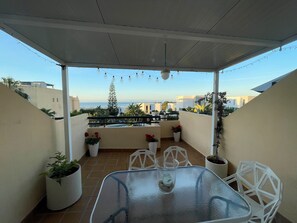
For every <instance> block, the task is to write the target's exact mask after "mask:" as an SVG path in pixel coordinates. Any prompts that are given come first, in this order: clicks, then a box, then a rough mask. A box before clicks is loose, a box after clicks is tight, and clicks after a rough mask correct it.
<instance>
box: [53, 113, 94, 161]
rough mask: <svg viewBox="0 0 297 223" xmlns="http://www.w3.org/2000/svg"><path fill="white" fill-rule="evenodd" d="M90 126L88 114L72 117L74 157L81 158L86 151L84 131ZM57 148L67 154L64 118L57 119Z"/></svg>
mask: <svg viewBox="0 0 297 223" xmlns="http://www.w3.org/2000/svg"><path fill="white" fill-rule="evenodd" d="M87 128H88V115H87V114H81V115H77V116H74V117H71V136H72V157H73V159H76V160H80V159H81V157H82V156H83V155H84V154H85V153H86V151H87V150H86V146H85V136H84V133H85V132H86V131H87ZM55 138H56V148H57V150H58V151H61V152H62V153H64V154H65V143H64V120H63V119H62V120H57V121H56V123H55Z"/></svg>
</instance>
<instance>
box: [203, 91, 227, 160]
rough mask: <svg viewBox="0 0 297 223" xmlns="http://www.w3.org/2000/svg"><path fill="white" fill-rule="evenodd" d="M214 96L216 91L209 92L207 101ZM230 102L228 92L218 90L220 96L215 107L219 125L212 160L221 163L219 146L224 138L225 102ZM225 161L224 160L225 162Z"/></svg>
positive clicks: (216, 130)
mask: <svg viewBox="0 0 297 223" xmlns="http://www.w3.org/2000/svg"><path fill="white" fill-rule="evenodd" d="M213 97H214V93H208V94H207V101H211V100H212V98H213ZM227 102H228V100H227V98H226V92H218V98H217V100H216V101H215V107H216V112H217V126H216V128H215V136H216V139H215V143H214V145H213V146H214V154H213V159H212V161H213V162H215V163H218V164H220V163H221V162H223V161H221V159H220V157H219V148H220V145H221V139H222V134H223V130H224V126H223V117H224V109H225V104H226V103H227ZM223 163H224V162H223Z"/></svg>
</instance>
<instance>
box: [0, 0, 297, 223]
mask: <svg viewBox="0 0 297 223" xmlns="http://www.w3.org/2000/svg"><path fill="white" fill-rule="evenodd" d="M188 3H189V4H185V5H183V6H184V7H185V8H184V10H182V9H181V5H180V4H178V1H173V2H166V1H162V2H160V3H158V4H157V3H152V2H146V3H143V2H142V4H144V5H141V4H140V3H136V2H134V1H116V3H115V2H111V1H87V2H86V3H83V2H79V1H75V2H70V1H65V2H64V1H63V2H59V4H55V3H54V2H53V1H46V2H41V1H34V0H32V1H28V2H26V5H24V4H23V3H22V2H21V1H18V0H17V1H14V2H11V1H8V0H7V1H6V0H5V1H1V3H0V27H1V28H2V29H3V30H4V31H5V32H7V33H8V34H10V35H12V36H14V37H16V38H18V39H19V40H21V41H23V42H25V43H27V44H28V45H30V46H31V47H33V48H35V49H36V50H38V51H40V52H42V53H44V54H45V55H47V56H49V57H50V58H52V59H53V60H55V61H57V62H58V63H60V64H61V65H62V69H61V73H62V78H63V92H64V112H65V117H64V120H59V121H54V120H52V119H49V118H48V117H47V116H46V115H44V114H43V113H41V112H40V111H39V110H38V109H36V108H34V107H33V106H32V105H30V104H29V103H28V102H27V101H24V100H23V99H22V98H20V97H19V96H17V95H15V94H14V93H13V92H11V91H10V90H8V89H7V88H5V87H4V86H2V85H0V100H1V102H2V103H3V106H1V108H0V115H1V117H2V119H1V122H0V135H1V141H0V145H1V156H0V157H1V158H0V161H1V162H0V163H1V168H0V173H1V179H5V180H3V181H2V182H1V185H0V193H1V201H0V216H1V218H2V219H1V220H2V221H3V222H20V221H22V220H23V219H25V218H26V216H27V215H28V214H29V213H30V212H31V211H32V210H33V209H34V208H35V207H36V205H37V204H38V203H39V202H40V200H42V199H43V197H44V195H45V182H44V179H43V178H42V177H40V176H39V173H40V172H42V171H43V170H44V167H45V163H46V162H47V159H48V157H49V156H50V155H51V154H53V153H54V152H55V151H57V150H58V151H63V152H65V153H66V154H67V155H68V158H69V159H81V158H82V159H81V163H82V164H83V166H84V169H83V171H84V185H85V188H84V193H83V197H82V199H81V200H80V201H79V203H77V204H75V205H74V206H72V207H70V208H68V209H66V210H64V211H62V212H55V213H49V212H48V211H47V210H45V209H44V206H42V208H41V209H37V214H36V215H33V217H32V218H33V219H34V220H31V219H30V217H31V216H29V220H28V221H29V222H34V221H35V220H36V222H42V221H43V222H59V221H60V222H74V219H75V220H78V219H79V220H81V221H87V220H88V215H89V214H90V208H91V206H92V204H93V203H94V195H95V194H96V192H98V187H99V185H100V180H102V177H103V174H106V173H107V172H105V168H106V167H107V166H108V165H107V164H106V166H104V171H102V173H101V172H96V170H97V169H96V168H94V167H93V166H92V165H95V164H98V165H95V166H98V168H100V166H101V165H102V166H103V163H100V162H101V159H103V158H108V157H110V159H111V160H112V159H113V158H114V157H117V156H121V157H122V156H123V158H119V160H121V162H124V163H123V164H122V165H123V166H121V167H120V168H124V167H126V165H127V164H125V160H126V158H127V155H128V153H129V152H131V151H130V150H129V152H128V151H125V149H135V148H136V147H138V148H139V145H137V146H135V147H125V146H123V147H124V151H123V152H121V153H120V154H122V155H119V152H118V151H116V150H112V149H116V147H109V148H108V145H106V146H103V148H104V147H105V148H106V149H110V151H104V152H101V153H100V154H99V156H98V158H95V159H91V158H85V157H84V154H85V152H86V148H85V146H84V137H83V133H84V132H85V131H86V130H87V129H88V126H87V123H88V121H87V117H86V116H84V115H82V116H79V117H73V118H71V119H70V117H69V112H68V87H69V86H68V70H67V67H68V66H74V67H75V66H76V67H108V68H129V69H154V70H162V69H163V68H164V67H163V65H164V59H163V53H164V51H163V50H164V48H163V46H164V45H163V42H164V40H166V42H167V47H168V63H167V67H169V68H170V69H172V70H180V71H189V70H190V71H207V72H213V73H214V74H213V76H214V88H213V91H214V92H215V93H217V92H218V88H219V81H218V80H219V72H220V71H221V70H223V69H225V68H226V67H229V66H232V65H234V64H236V63H240V62H241V61H244V60H246V59H249V58H251V57H253V56H256V55H259V54H261V53H264V52H268V51H270V50H272V49H275V48H278V47H280V46H283V45H285V44H287V43H289V42H291V41H294V40H296V39H297V26H296V23H295V21H296V10H297V3H296V2H295V1H277V0H275V1H272V2H271V1H252V2H250V1H228V2H226V1H224V2H220V3H215V4H214V3H213V2H210V1H189V2H188ZM165 8H166V9H167V10H166V11H165V10H163V9H165ZM82 9H85V10H84V11H83V10H82ZM160 9H162V10H160ZM135 12H140V13H135ZM131 15H135V17H132V16H131ZM152 15H154V16H152ZM172 15H178V16H172ZM255 21H256V22H255ZM73 37H75V38H73ZM152 49H155V50H154V51H153V52H152ZM296 83H297V71H293V72H292V73H291V74H290V75H288V76H287V77H286V78H285V79H283V80H282V81H280V82H279V83H277V84H275V85H274V86H273V87H272V88H271V89H269V90H268V91H266V92H264V93H263V94H261V95H260V96H259V97H257V98H255V99H254V100H253V101H251V102H250V103H249V104H247V105H246V106H244V107H243V108H242V109H239V110H237V111H236V112H235V113H233V114H232V115H230V116H229V117H227V118H226V119H225V120H224V130H225V131H224V138H223V143H222V146H223V149H222V150H221V155H222V156H223V157H225V158H226V159H228V160H229V163H230V168H229V173H232V172H233V171H234V169H235V168H236V166H237V165H238V162H239V161H240V160H256V161H259V162H261V163H265V164H267V165H268V166H270V167H271V168H272V169H273V170H274V171H275V172H276V174H277V175H278V176H279V177H280V178H281V180H282V182H283V184H284V188H285V190H284V195H283V201H282V204H281V207H280V209H279V212H280V213H281V214H282V215H283V216H285V217H286V218H287V219H289V220H290V221H291V222H295V221H296V219H297V215H296V211H295V207H296V204H297V198H296V197H297V196H296V194H297V191H296V184H297V175H296V174H297V173H296V171H295V170H296V169H297V166H296V165H297V163H296V156H297V153H296V152H297V150H296V135H297V129H296V126H297V123H296V120H297V119H296V114H295V113H296V112H295V111H296V110H297V103H296V100H295V96H296V95H297V88H296ZM276 104H277V107H278V108H282V109H276ZM179 118H180V119H179V122H180V124H181V125H182V126H183V134H182V140H183V142H181V143H185V144H183V146H184V147H186V148H188V149H190V150H191V151H192V150H195V151H198V152H199V153H201V154H202V155H203V156H207V155H209V154H210V153H212V150H211V145H212V144H213V143H212V142H213V139H214V137H213V136H212V131H213V129H214V121H213V120H215V115H214V117H213V118H211V117H209V116H205V115H198V114H193V113H188V112H181V114H180V117H179ZM161 123H162V124H164V126H162V125H161V129H160V136H161V138H168V137H171V135H169V131H168V129H169V127H170V126H171V125H170V124H168V123H167V122H165V121H164V122H161ZM115 141H117V140H115ZM102 142H103V140H102ZM169 142H170V140H169V141H167V140H162V142H161V145H160V146H161V148H162V149H164V148H166V145H168V144H166V143H169ZM117 143H118V144H122V143H123V142H122V141H118V142H117ZM189 145H190V147H189ZM198 152H196V153H192V152H190V153H191V155H190V160H191V162H192V163H194V164H199V165H203V161H202V160H201V157H200V156H199V155H197V154H199V153H198ZM199 157H200V158H199ZM93 160H95V161H93ZM119 160H118V162H117V163H121V162H119ZM122 160H124V161H122ZM109 163H111V161H110V162H109ZM102 166H101V167H102ZM114 168H115V167H114V166H111V167H110V169H109V171H112V170H115V169H114ZM106 169H107V168H106ZM96 174H98V175H97V176H96ZM93 176H95V178H96V177H97V178H96V180H88V177H90V178H92V177H93ZM88 195H92V196H88ZM85 197H88V198H85ZM71 209H72V211H73V212H72V211H71ZM75 210H78V211H77V212H76V211H75Z"/></svg>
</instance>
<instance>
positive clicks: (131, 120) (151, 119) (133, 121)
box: [88, 113, 178, 127]
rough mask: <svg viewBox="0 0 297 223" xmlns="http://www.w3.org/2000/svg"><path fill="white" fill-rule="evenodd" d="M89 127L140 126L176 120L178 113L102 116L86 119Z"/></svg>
mask: <svg viewBox="0 0 297 223" xmlns="http://www.w3.org/2000/svg"><path fill="white" fill-rule="evenodd" d="M88 120H89V123H88V124H89V127H99V126H104V127H105V126H106V125H111V124H127V125H134V126H140V125H143V124H152V123H159V122H160V120H178V113H168V114H166V115H164V116H162V115H161V116H160V115H156V116H152V115H145V116H112V117H111V116H104V117H88Z"/></svg>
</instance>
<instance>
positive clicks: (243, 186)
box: [224, 161, 283, 223]
mask: <svg viewBox="0 0 297 223" xmlns="http://www.w3.org/2000/svg"><path fill="white" fill-rule="evenodd" d="M224 180H225V181H226V182H227V183H228V184H230V183H233V182H236V183H237V191H238V192H239V193H240V194H241V195H243V196H244V198H245V199H246V200H247V201H248V202H249V203H250V205H251V208H252V217H251V219H250V220H249V221H248V222H262V223H263V222H265V223H266V222H271V221H272V220H273V218H274V216H275V214H276V212H277V210H278V208H279V206H280V203H281V200H282V191H283V185H282V182H281V181H280V179H279V178H278V177H277V176H276V174H275V173H274V172H273V171H272V170H271V169H270V168H269V167H268V166H265V165H263V164H261V163H258V162H256V161H241V162H240V163H239V166H238V169H237V171H236V173H235V174H233V175H231V176H229V177H226V178H225V179H224Z"/></svg>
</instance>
